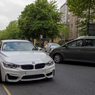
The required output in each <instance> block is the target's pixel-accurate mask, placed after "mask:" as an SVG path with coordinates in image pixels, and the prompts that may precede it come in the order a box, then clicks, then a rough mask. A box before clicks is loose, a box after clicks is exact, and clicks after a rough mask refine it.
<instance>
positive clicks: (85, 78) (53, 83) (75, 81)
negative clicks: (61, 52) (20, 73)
mask: <svg viewBox="0 0 95 95" xmlns="http://www.w3.org/2000/svg"><path fill="white" fill-rule="evenodd" d="M81 64H82V65H81ZM6 89H7V90H6ZM7 93H8V94H7ZM0 95H95V65H93V64H92V65H89V64H87V63H77V62H76V63H73V64H72V63H71V62H68V63H67V62H66V63H64V64H56V75H55V77H54V78H53V79H51V80H48V79H45V80H39V81H31V82H18V83H0Z"/></svg>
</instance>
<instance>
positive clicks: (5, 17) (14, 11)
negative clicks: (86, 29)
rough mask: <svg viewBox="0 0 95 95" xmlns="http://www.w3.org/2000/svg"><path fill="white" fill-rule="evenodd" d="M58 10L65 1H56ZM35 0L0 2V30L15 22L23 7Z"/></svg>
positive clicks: (6, 0)
mask: <svg viewBox="0 0 95 95" xmlns="http://www.w3.org/2000/svg"><path fill="white" fill-rule="evenodd" d="M56 1H57V5H58V8H60V7H61V6H62V5H63V4H64V3H65V2H66V0H56ZM34 2H35V0H0V30H4V29H6V27H7V26H8V24H9V23H10V22H11V21H14V20H17V19H18V17H19V15H21V12H22V11H23V10H24V8H25V6H26V5H28V4H31V3H34Z"/></svg>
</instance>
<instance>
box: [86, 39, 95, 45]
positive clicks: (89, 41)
mask: <svg viewBox="0 0 95 95" xmlns="http://www.w3.org/2000/svg"><path fill="white" fill-rule="evenodd" d="M94 45H95V41H94V40H92V39H86V40H85V46H94Z"/></svg>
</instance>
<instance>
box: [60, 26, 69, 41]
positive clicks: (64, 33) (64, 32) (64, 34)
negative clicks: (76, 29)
mask: <svg viewBox="0 0 95 95" xmlns="http://www.w3.org/2000/svg"><path fill="white" fill-rule="evenodd" d="M59 31H60V32H59V37H60V38H61V40H62V39H64V41H65V40H66V39H67V38H68V37H69V33H70V30H69V27H68V26H66V25H63V24H61V25H60V27H59Z"/></svg>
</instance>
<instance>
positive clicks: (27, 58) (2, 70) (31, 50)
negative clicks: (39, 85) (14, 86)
mask: <svg viewBox="0 0 95 95" xmlns="http://www.w3.org/2000/svg"><path fill="white" fill-rule="evenodd" d="M54 71H55V63H54V61H53V60H52V58H51V57H50V56H48V55H46V54H45V53H44V52H42V51H39V50H38V48H36V47H35V46H34V45H33V44H32V43H31V42H29V41H27V40H2V41H1V50H0V80H1V81H7V82H18V81H31V80H40V79H44V78H52V77H53V76H54Z"/></svg>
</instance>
